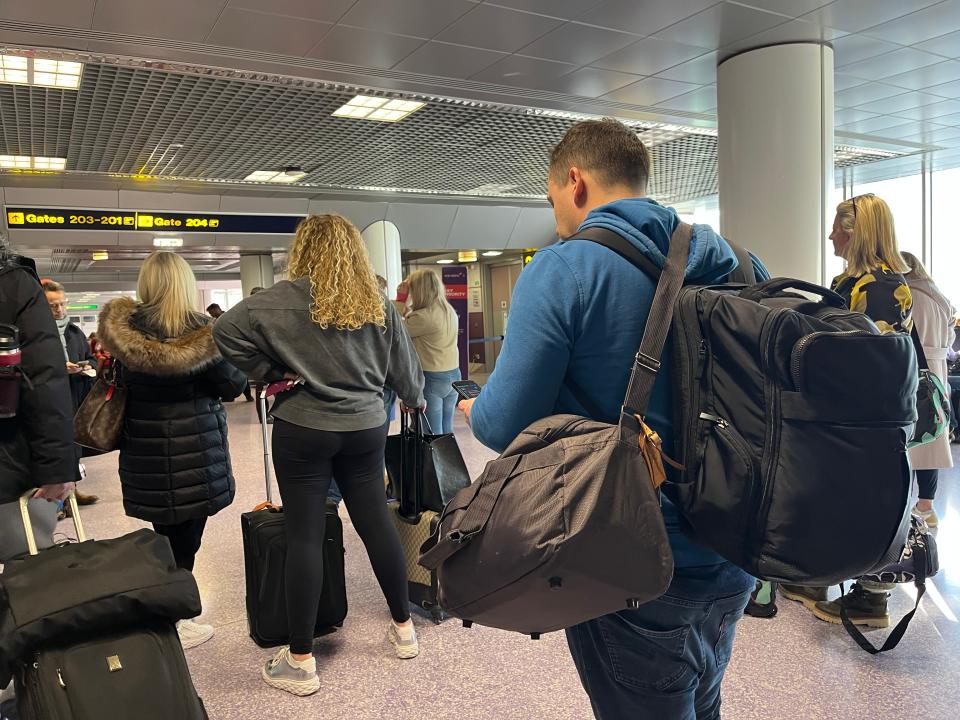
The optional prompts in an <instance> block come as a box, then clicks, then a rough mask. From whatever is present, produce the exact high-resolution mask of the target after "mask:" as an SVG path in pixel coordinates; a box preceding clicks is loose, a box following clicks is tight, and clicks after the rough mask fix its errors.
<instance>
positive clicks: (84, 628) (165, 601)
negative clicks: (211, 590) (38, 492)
mask: <svg viewBox="0 0 960 720" xmlns="http://www.w3.org/2000/svg"><path fill="white" fill-rule="evenodd" d="M30 494H32V492H31V493H28V494H27V495H24V496H23V497H22V498H21V516H22V517H23V520H24V529H25V530H26V533H27V537H28V546H29V548H30V556H29V557H27V558H24V559H23V560H19V561H17V562H13V563H10V564H9V565H6V566H5V567H4V572H3V574H2V575H0V687H6V685H7V684H8V683H9V682H10V678H11V675H12V671H13V664H14V663H15V662H16V661H17V660H19V659H20V658H23V657H24V655H25V653H27V652H29V651H34V650H35V649H37V648H39V647H43V646H47V645H49V644H51V643H67V642H71V641H73V640H75V639H78V638H81V637H84V636H86V637H89V636H90V635H91V634H94V633H97V632H107V631H118V630H121V629H123V628H127V627H135V626H138V625H140V624H142V623H145V622H156V621H158V620H167V621H176V620H183V619H186V618H192V617H196V616H197V615H199V614H200V611H201V606H200V592H199V590H198V589H197V582H196V580H194V578H193V575H192V574H191V573H190V572H189V571H187V570H182V569H179V568H177V566H176V563H175V562H174V559H173V552H172V551H171V549H170V543H169V541H168V540H167V539H166V538H165V537H163V536H161V535H158V534H157V533H155V532H153V531H152V530H145V529H144V530H137V531H135V532H132V533H130V534H128V535H124V536H122V537H118V538H114V539H111V540H86V538H85V535H84V532H83V524H82V523H81V522H80V511H79V508H78V507H77V502H76V498H75V497H74V496H73V495H71V496H70V508H71V510H72V515H73V521H74V525H75V527H76V530H77V538H78V540H79V541H80V542H78V543H70V544H64V545H59V546H55V547H52V548H50V549H49V550H45V551H43V552H41V553H39V554H38V553H37V548H36V543H35V541H34V538H33V528H32V524H31V522H30V518H29V513H28V512H27V509H26V500H27V498H28V497H29V495H30Z"/></svg>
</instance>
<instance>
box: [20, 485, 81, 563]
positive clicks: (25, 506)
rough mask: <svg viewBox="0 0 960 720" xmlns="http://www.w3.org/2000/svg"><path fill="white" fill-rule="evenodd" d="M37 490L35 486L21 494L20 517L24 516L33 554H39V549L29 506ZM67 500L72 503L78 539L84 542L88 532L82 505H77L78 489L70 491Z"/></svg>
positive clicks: (28, 544) (28, 546) (30, 549)
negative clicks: (84, 522)
mask: <svg viewBox="0 0 960 720" xmlns="http://www.w3.org/2000/svg"><path fill="white" fill-rule="evenodd" d="M36 492H37V491H36V488H34V489H33V490H28V491H27V492H25V493H24V494H23V495H21V496H20V517H21V518H23V532H24V534H25V535H26V537H27V549H28V550H29V551H30V554H31V555H37V554H38V553H39V551H38V550H37V538H36V537H35V536H34V534H33V523H32V522H31V521H30V506H29V503H30V499H31V498H32V497H33V496H34V494H35V493H36ZM67 502H68V503H69V504H70V514H71V515H72V516H73V527H74V528H76V530H77V540H79V541H80V542H84V541H85V540H86V539H87V534H86V533H85V532H84V531H83V521H82V520H81V519H80V506H79V505H77V494H76V491H71V492H70V497H68V498H67Z"/></svg>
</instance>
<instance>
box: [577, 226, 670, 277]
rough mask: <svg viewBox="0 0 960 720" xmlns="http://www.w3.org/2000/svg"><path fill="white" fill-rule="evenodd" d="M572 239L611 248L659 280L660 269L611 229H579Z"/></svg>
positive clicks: (648, 275)
mask: <svg viewBox="0 0 960 720" xmlns="http://www.w3.org/2000/svg"><path fill="white" fill-rule="evenodd" d="M571 239H572V240H589V241H590V242H594V243H596V244H597V245H603V246H604V247H605V248H607V249H609V250H613V252H615V253H616V254H617V255H619V256H620V257H622V258H623V259H624V260H626V261H627V262H629V263H631V264H632V265H633V266H634V267H636V268H638V269H639V270H640V271H642V272H643V273H644V274H645V275H646V276H647V277H649V278H650V279H651V280H659V279H660V273H661V270H660V268H658V267H657V266H656V265H654V264H653V261H652V260H651V259H650V258H648V257H647V256H646V255H644V254H643V253H642V252H640V250H639V249H638V248H637V246H636V245H634V244H633V243H632V242H630V241H629V240H627V239H626V238H624V237H622V236H620V235H618V234H617V233H615V232H614V231H613V230H607V229H606V228H601V227H591V228H587V229H586V230H581V231H580V232H578V233H577V236H576V237H574V238H571Z"/></svg>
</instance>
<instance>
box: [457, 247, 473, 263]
mask: <svg viewBox="0 0 960 720" xmlns="http://www.w3.org/2000/svg"><path fill="white" fill-rule="evenodd" d="M476 261H477V251H476V250H460V251H459V252H457V262H462V263H472V262H476Z"/></svg>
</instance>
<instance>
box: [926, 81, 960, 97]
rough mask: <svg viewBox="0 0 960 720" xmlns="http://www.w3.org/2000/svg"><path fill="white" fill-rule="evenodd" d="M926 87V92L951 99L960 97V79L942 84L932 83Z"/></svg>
mask: <svg viewBox="0 0 960 720" xmlns="http://www.w3.org/2000/svg"><path fill="white" fill-rule="evenodd" d="M925 89H926V92H928V93H930V94H931V95H939V96H940V97H943V98H947V99H950V100H952V99H954V98H960V80H953V81H952V82H948V83H942V84H940V85H931V86H930V87H928V88H925Z"/></svg>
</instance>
